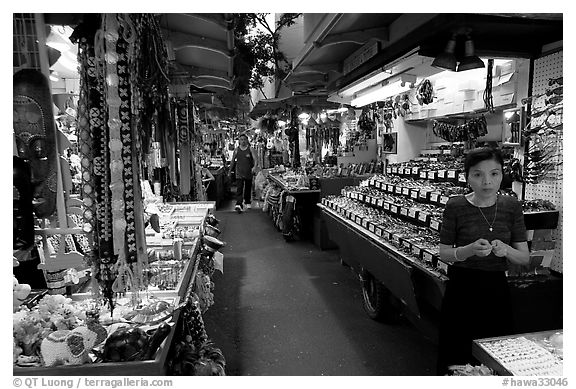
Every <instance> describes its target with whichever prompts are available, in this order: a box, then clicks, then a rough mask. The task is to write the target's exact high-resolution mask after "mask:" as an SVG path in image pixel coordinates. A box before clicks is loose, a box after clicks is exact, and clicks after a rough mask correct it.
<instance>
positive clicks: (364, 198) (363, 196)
mask: <svg viewBox="0 0 576 389" xmlns="http://www.w3.org/2000/svg"><path fill="white" fill-rule="evenodd" d="M358 200H360V201H363V202H366V201H368V200H366V195H365V194H364V193H359V194H358Z"/></svg>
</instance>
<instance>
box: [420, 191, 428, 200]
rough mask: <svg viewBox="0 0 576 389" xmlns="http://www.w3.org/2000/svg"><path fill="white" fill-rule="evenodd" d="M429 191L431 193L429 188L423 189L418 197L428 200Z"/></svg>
mask: <svg viewBox="0 0 576 389" xmlns="http://www.w3.org/2000/svg"><path fill="white" fill-rule="evenodd" d="M428 193H430V192H429V191H427V190H421V191H420V194H419V195H418V197H419V198H421V199H422V200H427V199H428Z"/></svg>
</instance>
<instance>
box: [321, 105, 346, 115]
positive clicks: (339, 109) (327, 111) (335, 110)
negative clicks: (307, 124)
mask: <svg viewBox="0 0 576 389" xmlns="http://www.w3.org/2000/svg"><path fill="white" fill-rule="evenodd" d="M344 112H348V108H346V107H340V108H338V109H327V110H326V113H327V114H331V113H344Z"/></svg>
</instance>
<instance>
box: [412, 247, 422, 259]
mask: <svg viewBox="0 0 576 389" xmlns="http://www.w3.org/2000/svg"><path fill="white" fill-rule="evenodd" d="M421 253H422V249H421V248H420V247H418V246H416V245H412V254H414V255H415V256H416V257H418V258H420V255H421Z"/></svg>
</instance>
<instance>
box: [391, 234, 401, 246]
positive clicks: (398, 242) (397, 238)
mask: <svg viewBox="0 0 576 389" xmlns="http://www.w3.org/2000/svg"><path fill="white" fill-rule="evenodd" d="M392 242H394V243H396V244H400V236H398V235H396V234H392Z"/></svg>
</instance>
